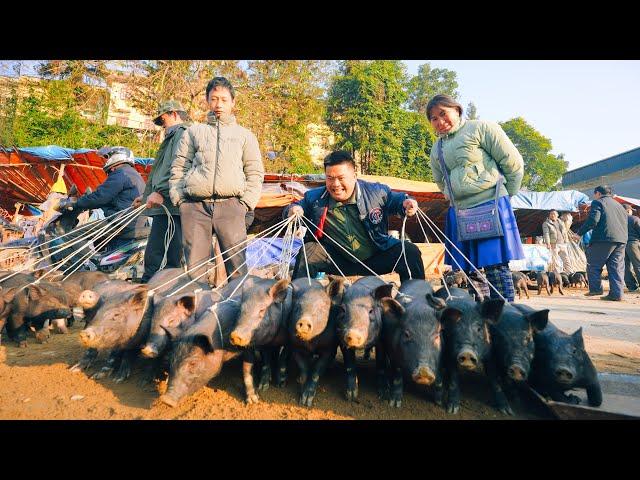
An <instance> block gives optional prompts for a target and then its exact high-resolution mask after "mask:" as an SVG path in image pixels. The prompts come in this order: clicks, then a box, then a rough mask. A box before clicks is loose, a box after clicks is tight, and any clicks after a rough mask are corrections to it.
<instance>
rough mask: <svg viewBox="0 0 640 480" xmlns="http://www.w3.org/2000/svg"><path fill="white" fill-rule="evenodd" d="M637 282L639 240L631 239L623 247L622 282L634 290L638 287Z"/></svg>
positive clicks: (639, 265)
mask: <svg viewBox="0 0 640 480" xmlns="http://www.w3.org/2000/svg"><path fill="white" fill-rule="evenodd" d="M634 270H635V275H634V274H633V271H634ZM638 282H640V241H638V240H633V241H631V242H629V243H627V246H626V247H625V254H624V283H626V284H627V288H628V289H629V290H635V289H636V288H638Z"/></svg>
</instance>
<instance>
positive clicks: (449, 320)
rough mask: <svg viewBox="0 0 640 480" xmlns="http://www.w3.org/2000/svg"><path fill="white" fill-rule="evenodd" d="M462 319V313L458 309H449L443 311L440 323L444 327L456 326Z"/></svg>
mask: <svg viewBox="0 0 640 480" xmlns="http://www.w3.org/2000/svg"><path fill="white" fill-rule="evenodd" d="M461 318H462V311H460V310H458V309H457V308H453V307H447V308H445V309H444V310H443V311H442V315H440V323H442V324H443V325H445V326H446V325H447V324H455V323H458V321H460V319H461Z"/></svg>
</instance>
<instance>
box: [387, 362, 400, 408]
mask: <svg viewBox="0 0 640 480" xmlns="http://www.w3.org/2000/svg"><path fill="white" fill-rule="evenodd" d="M391 370H392V371H393V384H392V386H391V392H390V395H389V405H390V406H391V407H396V408H400V407H401V406H402V388H403V385H402V368H399V367H396V366H392V367H391Z"/></svg>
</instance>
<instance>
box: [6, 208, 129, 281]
mask: <svg viewBox="0 0 640 480" xmlns="http://www.w3.org/2000/svg"><path fill="white" fill-rule="evenodd" d="M131 208H133V207H127V208H125V209H124V210H120V211H119V212H116V213H114V214H112V215H109V216H108V217H105V218H103V219H100V220H95V221H93V222H89V223H85V224H84V225H82V226H80V227H78V228H75V229H73V230H71V231H70V232H68V233H65V234H64V235H60V236H59V237H55V238H52V239H51V240H47V241H46V242H43V243H38V244H37V245H34V246H33V247H30V248H29V249H27V250H26V251H24V252H20V253H15V254H13V255H11V256H9V257H7V258H6V259H5V260H10V259H12V258H14V257H17V256H20V255H28V254H30V253H31V252H32V251H35V250H38V249H39V248H42V247H44V246H45V245H47V244H49V243H51V242H55V241H56V240H60V239H61V238H64V237H66V236H68V235H72V234H75V233H79V232H81V231H82V230H84V229H85V228H88V227H91V228H90V229H89V230H87V231H86V232H84V233H85V234H88V233H89V232H90V231H92V230H93V229H94V228H96V227H99V226H100V225H102V223H103V222H104V221H105V220H107V219H109V218H111V217H113V216H115V215H119V214H120V213H122V212H126V211H127V210H129V209H131ZM71 240H73V239H71ZM71 240H69V241H71ZM65 245H66V241H65V242H63V243H62V244H60V245H58V246H57V247H55V248H56V249H57V248H58V247H63V246H65ZM65 248H66V247H65ZM3 280H4V279H3ZM3 280H0V283H2V281H3Z"/></svg>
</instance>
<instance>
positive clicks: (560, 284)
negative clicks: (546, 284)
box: [558, 281, 564, 295]
mask: <svg viewBox="0 0 640 480" xmlns="http://www.w3.org/2000/svg"><path fill="white" fill-rule="evenodd" d="M558 291H559V292H560V295H564V292H563V291H562V281H560V283H559V284H558Z"/></svg>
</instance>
